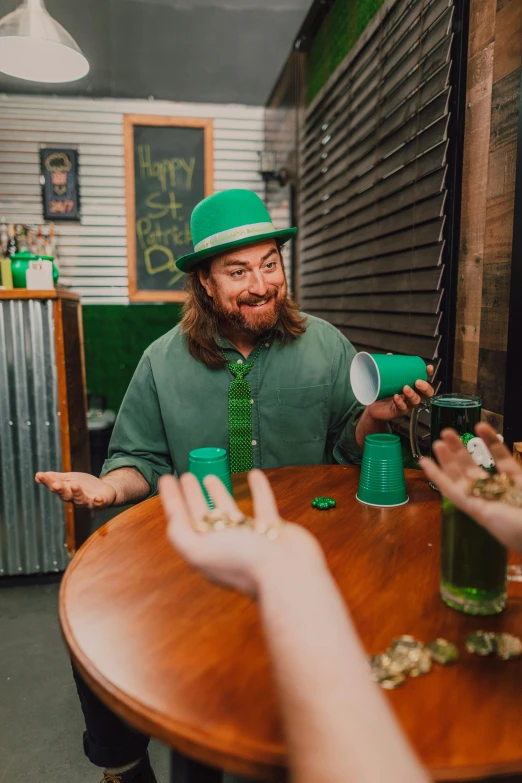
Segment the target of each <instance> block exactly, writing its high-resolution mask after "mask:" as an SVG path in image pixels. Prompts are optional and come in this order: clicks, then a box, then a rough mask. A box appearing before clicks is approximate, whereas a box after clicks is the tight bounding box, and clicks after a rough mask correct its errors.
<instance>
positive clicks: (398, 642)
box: [391, 635, 423, 650]
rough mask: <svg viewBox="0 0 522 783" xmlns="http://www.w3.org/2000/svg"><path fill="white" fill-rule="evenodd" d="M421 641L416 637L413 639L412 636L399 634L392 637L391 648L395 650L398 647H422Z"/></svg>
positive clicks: (411, 648) (414, 648)
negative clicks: (396, 636)
mask: <svg viewBox="0 0 522 783" xmlns="http://www.w3.org/2000/svg"><path fill="white" fill-rule="evenodd" d="M422 646H423V645H422V642H419V640H418V639H415V638H414V637H413V636H406V635H405V636H399V637H398V638H397V639H394V640H393V642H392V643H391V649H392V650H395V649H397V648H398V647H404V648H406V649H408V650H416V649H418V648H419V647H422Z"/></svg>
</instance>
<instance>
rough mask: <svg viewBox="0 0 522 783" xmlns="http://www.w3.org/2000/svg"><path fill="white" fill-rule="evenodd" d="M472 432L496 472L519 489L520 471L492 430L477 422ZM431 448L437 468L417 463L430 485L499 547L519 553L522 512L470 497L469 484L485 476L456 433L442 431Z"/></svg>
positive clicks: (424, 461) (426, 460)
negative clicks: (489, 456) (489, 453)
mask: <svg viewBox="0 0 522 783" xmlns="http://www.w3.org/2000/svg"><path fill="white" fill-rule="evenodd" d="M475 432H476V434H477V436H478V437H479V438H482V439H483V441H484V442H485V444H486V446H487V447H488V449H489V450H490V452H491V455H492V457H493V460H494V462H495V467H496V469H497V471H498V472H499V473H506V474H507V475H508V476H509V477H510V478H511V479H512V480H513V481H514V482H515V484H516V485H517V486H518V487H522V469H521V468H520V466H519V465H518V464H517V463H516V462H515V460H514V459H513V457H512V456H511V454H510V453H509V451H508V450H507V448H506V447H505V446H504V444H503V443H501V442H500V441H499V439H498V438H497V434H496V432H495V430H494V429H493V427H491V426H490V425H489V424H486V423H485V422H480V423H479V424H477V426H476V427H475ZM432 448H433V452H434V453H435V456H436V457H437V461H438V463H439V464H438V465H437V464H436V463H435V462H434V461H433V460H431V459H429V458H428V457H423V458H422V459H421V460H420V465H421V467H422V469H423V470H424V472H425V473H426V475H427V477H428V478H429V479H430V481H433V483H434V484H435V485H436V486H437V487H438V488H439V489H440V491H441V493H442V494H443V495H444V497H447V498H448V499H449V500H451V501H452V503H454V504H455V505H456V506H457V507H458V508H460V509H461V511H464V512H465V513H466V514H469V516H470V517H473V519H475V520H476V521H477V522H478V523H479V524H481V525H483V526H484V527H485V528H486V530H488V531H489V532H490V533H491V535H492V536H494V537H495V538H497V539H498V540H499V541H500V542H501V543H502V544H504V545H505V546H507V547H509V548H511V549H515V550H517V551H518V552H522V508H516V507H514V506H509V505H507V504H506V503H499V502H498V501H494V500H487V499H486V498H483V497H476V496H475V495H471V494H470V487H471V484H472V482H473V481H474V480H475V479H477V478H481V477H482V478H484V477H485V476H487V475H488V474H487V473H486V472H485V471H483V470H482V469H481V468H479V467H478V466H477V465H476V464H475V462H474V461H473V458H472V457H471V455H470V454H469V453H468V451H467V449H466V447H465V446H464V444H463V443H462V441H461V440H460V438H459V436H458V435H457V433H456V432H455V430H443V432H442V433H441V440H438V441H435V443H434V444H433V447H432Z"/></svg>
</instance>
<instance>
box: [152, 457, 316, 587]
mask: <svg viewBox="0 0 522 783" xmlns="http://www.w3.org/2000/svg"><path fill="white" fill-rule="evenodd" d="M248 483H249V485H250V490H251V492H252V497H253V501H254V509H255V519H256V525H258V526H259V529H266V527H273V526H279V525H281V523H282V520H281V518H280V516H279V512H278V510H277V505H276V502H275V498H274V494H273V492H272V489H271V487H270V483H269V481H268V479H267V478H266V476H265V475H264V474H263V473H262V472H261V471H260V470H253V471H251V472H250V473H249V474H248ZM205 487H206V488H207V490H208V492H209V494H210V495H211V496H212V499H213V501H214V505H215V507H216V509H219V510H220V511H223V512H226V513H227V514H229V515H230V516H232V517H238V516H239V517H241V516H242V514H241V512H240V511H239V509H238V507H237V505H236V503H235V501H234V499H233V498H232V497H231V495H230V494H229V493H228V491H227V489H226V488H225V486H224V485H223V484H222V483H221V481H220V480H219V479H218V478H217V477H216V476H208V477H207V478H206V479H205ZM159 490H160V496H161V501H162V503H163V508H164V510H165V515H166V517H167V521H168V536H169V538H170V540H171V542H172V543H173V545H174V546H175V548H176V549H177V550H178V551H179V553H180V554H181V555H182V557H184V558H185V560H187V561H188V562H189V563H190V564H191V565H193V566H194V567H195V568H197V569H199V570H200V571H202V572H203V573H204V574H205V576H207V577H209V578H210V579H212V580H214V581H217V582H220V583H221V584H224V585H227V586H229V587H234V588H236V589H237V590H240V591H241V592H244V593H247V594H248V595H252V596H254V597H257V595H258V593H259V589H260V584H261V581H262V579H263V576H264V574H265V573H266V572H267V571H269V570H270V567H271V565H272V563H273V562H274V561H275V560H277V559H285V558H288V559H291V558H295V557H303V558H308V559H309V560H315V561H316V560H318V559H319V560H321V559H322V552H321V549H320V547H319V544H318V543H317V541H316V539H315V538H314V537H313V536H312V535H311V533H309V532H308V531H307V530H305V529H304V528H303V527H301V526H300V525H293V524H291V523H289V522H287V523H285V524H283V526H282V528H281V533H280V535H279V537H278V538H276V539H275V540H270V539H269V538H267V537H266V536H265V535H261V534H259V533H256V532H255V531H252V530H251V529H249V528H246V527H242V526H240V527H235V528H228V529H225V530H220V531H216V532H210V533H197V532H196V531H195V530H194V527H193V522H194V521H197V520H199V519H202V518H203V517H204V516H205V514H206V513H207V511H208V507H207V503H206V501H205V498H204V496H203V493H202V491H201V488H200V486H199V482H198V480H197V479H196V477H195V476H193V475H192V474H190V473H186V474H185V475H183V476H182V477H181V479H180V480H179V481H178V480H177V479H176V478H174V477H173V476H163V477H162V478H161V479H160V481H159Z"/></svg>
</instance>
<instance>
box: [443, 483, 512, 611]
mask: <svg viewBox="0 0 522 783" xmlns="http://www.w3.org/2000/svg"><path fill="white" fill-rule="evenodd" d="M506 583H507V549H506V548H505V547H504V546H502V544H499V542H498V541H497V540H496V539H495V538H493V536H491V535H490V534H489V533H488V531H487V530H485V529H484V528H483V527H481V525H479V524H478V523H477V522H475V521H474V520H473V519H471V517H469V516H468V515H467V514H464V512H463V511H460V510H459V509H458V508H457V507H456V506H454V505H453V503H451V501H449V500H447V499H446V498H442V541H441V550H440V594H441V597H442V600H443V601H444V603H445V604H447V605H448V606H451V607H452V609H457V610H458V611H460V612H465V613H466V614H477V615H479V614H498V612H501V611H502V610H503V609H504V607H505V605H506Z"/></svg>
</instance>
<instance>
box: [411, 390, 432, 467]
mask: <svg viewBox="0 0 522 783" xmlns="http://www.w3.org/2000/svg"><path fill="white" fill-rule="evenodd" d="M429 410H430V403H429V402H425V401H424V400H421V402H420V403H419V404H418V405H417V406H416V407H415V408H414V409H413V411H412V413H411V417H410V446H411V455H412V457H413V461H414V462H415V464H416V465H418V464H419V460H420V458H421V457H422V454H421V450H420V445H419V431H418V430H419V413H420V412H421V411H429Z"/></svg>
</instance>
